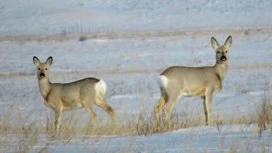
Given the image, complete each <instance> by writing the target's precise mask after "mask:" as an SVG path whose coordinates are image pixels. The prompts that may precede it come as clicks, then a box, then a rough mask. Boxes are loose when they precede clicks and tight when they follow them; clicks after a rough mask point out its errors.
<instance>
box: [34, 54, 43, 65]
mask: <svg viewBox="0 0 272 153" xmlns="http://www.w3.org/2000/svg"><path fill="white" fill-rule="evenodd" d="M33 63H34V64H35V65H36V66H38V65H39V64H40V63H41V62H40V60H39V59H38V57H36V56H33Z"/></svg>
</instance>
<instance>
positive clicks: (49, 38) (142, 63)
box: [0, 0, 272, 153]
mask: <svg viewBox="0 0 272 153" xmlns="http://www.w3.org/2000/svg"><path fill="white" fill-rule="evenodd" d="M271 8H272V1H269V0H263V1H258V2H256V1H253V0H248V1H234V0H233V1H226V2H222V1H219V0H206V1H204V0H201V1H197V0H189V1H183V0H156V1H155V0H154V1H153V0H119V1H117V0H106V1H99V0H67V1H52V0H46V1H45V0H28V1H27V2H26V1H22V0H9V1H0V23H1V24H0V60H1V64H0V106H1V107H0V123H1V124H3V121H4V120H5V117H6V114H8V113H10V112H8V111H9V110H13V111H14V112H15V114H19V115H20V116H21V117H22V118H24V121H25V120H26V119H25V118H27V122H28V123H31V122H34V121H35V122H38V123H40V124H42V125H44V124H45V122H46V117H47V116H49V118H50V119H52V118H53V113H52V111H51V110H50V109H49V108H46V107H45V105H44V104H43V99H42V96H41V95H40V92H39V89H38V83H37V78H36V69H35V66H34V65H33V62H32V58H33V56H37V57H39V58H40V60H41V61H45V60H46V59H47V57H49V56H53V58H54V62H53V65H52V67H51V73H50V80H51V82H62V83H64V82H70V81H75V80H78V79H82V78H84V77H89V76H93V77H97V78H101V79H103V80H104V81H105V82H106V83H107V86H108V92H107V100H108V103H109V104H110V105H111V106H112V107H113V108H114V109H115V110H116V113H117V118H118V122H119V124H125V123H126V122H129V121H131V120H136V119H137V117H138V116H139V114H140V113H145V114H147V116H146V117H151V114H152V112H153V107H154V106H155V104H156V103H157V101H158V99H159V95H160V91H159V88H158V85H157V81H156V80H157V78H158V76H159V74H160V72H161V71H162V70H164V69H165V68H167V67H169V66H173V65H186V66H206V65H213V64H214V63H215V53H214V50H213V49H212V47H211V45H210V38H211V36H214V37H215V38H217V40H218V41H219V43H221V44H223V43H224V41H225V40H226V38H227V37H228V36H229V35H231V36H232V37H233V45H232V47H231V49H230V52H229V56H230V61H229V70H228V72H227V75H226V78H225V80H224V87H223V89H222V91H220V92H219V93H218V94H216V96H214V98H213V106H212V116H213V118H216V117H217V118H218V117H219V118H220V119H222V120H227V119H229V118H233V117H238V118H243V117H245V118H246V117H247V116H250V115H253V114H254V113H256V109H257V107H258V106H259V105H260V103H261V101H262V99H263V98H264V97H265V93H266V95H268V96H270V95H271V86H272V84H271V82H272V77H271V75H272V71H271V69H272V61H271V58H272V50H271V48H272V43H271V42H272V35H271V34H272V20H271V16H272V11H271ZM81 36H87V37H88V38H89V39H87V40H85V41H79V38H80V37H81ZM36 38H44V39H42V40H38V41H37V40H35V39H36ZM95 109H96V110H97V114H98V117H97V120H96V123H98V122H108V121H110V119H109V117H108V116H107V114H106V113H105V112H104V111H102V110H101V109H100V108H98V107H95ZM175 112H177V113H181V112H190V113H192V114H193V115H196V116H203V115H204V112H203V105H202V101H201V99H200V98H199V97H190V98H181V100H180V101H179V102H178V103H177V105H176V107H175ZM67 114H72V115H74V116H75V117H76V118H81V120H80V122H79V123H82V124H83V123H84V122H85V121H87V120H88V118H89V116H88V114H87V113H86V111H85V110H84V109H82V110H76V111H72V112H65V113H64V116H65V115H67ZM1 135H2V136H0V137H2V138H0V139H1V140H0V146H1V147H0V152H16V151H18V146H17V145H16V144H17V143H19V142H18V141H19V140H21V139H19V138H18V137H20V134H18V133H16V134H4V133H1ZM270 139H271V131H270V130H266V131H264V133H263V134H262V137H261V138H259V135H258V127H257V125H256V124H255V123H252V124H239V125H228V124H224V125H222V129H221V131H218V129H217V127H216V126H215V125H212V126H204V122H203V126H199V127H191V128H186V129H179V130H176V131H172V132H166V133H156V134H152V135H148V136H144V135H140V136H138V135H122V136H119V135H99V136H96V135H78V136H75V137H73V139H71V140H69V141H66V140H63V141H61V140H48V139H47V136H46V135H44V134H41V135H39V139H38V142H37V143H36V144H35V145H34V148H32V152H37V151H38V150H40V149H41V148H43V147H45V146H46V151H47V152H122V153H123V152H141V153H142V152H148V153H149V152H235V151H237V152H262V151H263V152H271V150H272V143H271V140H270ZM3 142H4V143H8V144H10V145H5V146H8V147H3V146H4V145H3V144H4V143H3Z"/></svg>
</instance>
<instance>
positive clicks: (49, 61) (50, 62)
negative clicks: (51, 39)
mask: <svg viewBox="0 0 272 153" xmlns="http://www.w3.org/2000/svg"><path fill="white" fill-rule="evenodd" d="M45 63H46V64H49V65H51V64H52V63H53V57H52V56H50V57H48V58H47V60H46V62H45Z"/></svg>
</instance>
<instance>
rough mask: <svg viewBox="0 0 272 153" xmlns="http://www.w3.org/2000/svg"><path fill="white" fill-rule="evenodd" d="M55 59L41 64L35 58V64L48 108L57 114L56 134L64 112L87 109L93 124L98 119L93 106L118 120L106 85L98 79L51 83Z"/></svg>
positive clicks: (49, 59) (50, 58)
mask: <svg viewBox="0 0 272 153" xmlns="http://www.w3.org/2000/svg"><path fill="white" fill-rule="evenodd" d="M52 62H53V58H52V57H49V58H48V59H47V61H46V62H45V63H41V62H40V61H39V59H38V58H37V57H35V56H34V57H33V63H34V64H35V65H36V66H37V69H38V70H37V77H38V85H39V88H40V92H41V95H42V97H43V99H44V103H45V105H46V106H48V107H50V108H51V109H53V110H54V112H55V132H56V133H57V134H58V133H59V128H60V124H61V117H62V112H63V111H66V110H74V109H80V108H83V107H85V108H86V110H87V112H88V113H89V115H90V119H91V123H92V122H93V121H94V120H95V118H96V113H95V111H94V109H93V104H96V105H97V106H99V107H101V108H102V109H104V110H105V111H106V112H107V113H108V114H109V115H110V116H111V118H112V120H113V121H115V120H116V117H115V112H114V110H113V109H112V108H111V106H109V105H108V104H107V103H106V98H105V94H106V83H105V82H104V81H103V80H99V79H96V78H85V79H82V80H78V81H75V82H70V83H51V82H50V81H49V67H50V65H51V64H52Z"/></svg>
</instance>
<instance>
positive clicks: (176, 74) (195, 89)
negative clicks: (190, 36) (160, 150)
mask: <svg viewBox="0 0 272 153" xmlns="http://www.w3.org/2000/svg"><path fill="white" fill-rule="evenodd" d="M231 44H232V37H231V36H229V37H228V38H227V40H226V42H225V44H224V45H222V46H221V45H220V44H219V43H218V42H217V40H216V39H215V38H214V37H212V38H211V45H212V47H213V49H214V50H215V54H216V63H215V65H214V66H205V67H186V66H173V67H169V68H167V69H166V70H164V71H163V72H162V73H161V75H160V77H159V80H158V83H159V86H160V91H161V97H160V99H159V102H158V103H157V105H156V106H155V107H154V115H155V119H156V123H157V127H158V128H159V127H160V112H161V110H162V108H163V106H164V114H165V119H166V121H167V123H168V128H171V127H172V124H173V123H172V121H171V112H172V109H173V107H174V106H175V104H176V102H177V101H178V99H179V98H180V97H181V96H200V97H201V98H202V99H203V105H204V112H205V117H206V125H209V124H210V120H211V119H210V115H211V106H212V96H213V95H214V94H216V93H217V92H219V91H220V90H221V89H222V87H223V83H222V82H223V80H224V78H225V75H226V72H227V70H228V60H229V59H228V51H229V49H230V47H231Z"/></svg>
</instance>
